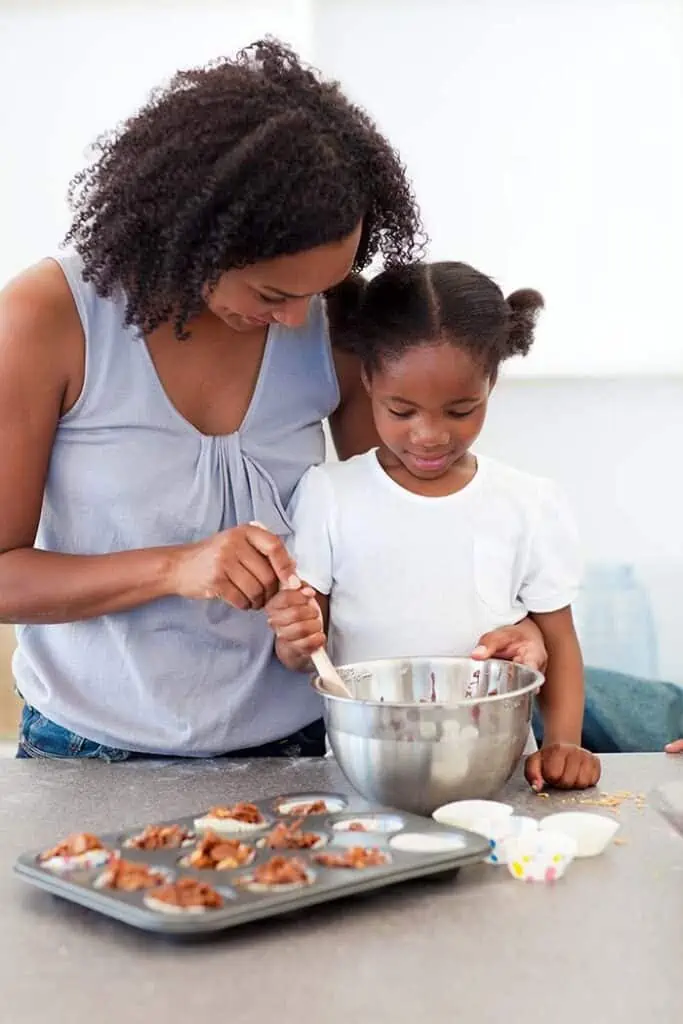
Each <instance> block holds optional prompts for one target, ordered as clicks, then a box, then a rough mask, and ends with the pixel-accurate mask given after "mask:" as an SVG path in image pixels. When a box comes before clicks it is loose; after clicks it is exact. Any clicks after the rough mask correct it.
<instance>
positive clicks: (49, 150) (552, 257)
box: [0, 0, 683, 682]
mask: <svg viewBox="0 0 683 1024" xmlns="http://www.w3.org/2000/svg"><path fill="white" fill-rule="evenodd" d="M266 33H271V34H274V35H279V36H281V37H282V38H284V39H286V40H287V41H289V42H290V43H291V44H292V45H293V46H294V47H295V48H297V49H299V50H300V51H301V52H302V53H303V54H304V55H305V56H307V57H309V58H310V59H312V60H314V61H315V62H316V63H317V64H318V65H319V66H321V67H323V68H324V69H325V71H326V72H328V73H331V74H336V75H338V76H339V77H340V78H341V79H342V81H343V82H344V83H345V85H346V86H347V87H348V88H349V90H350V92H351V93H352V94H353V95H354V96H356V97H357V98H358V99H359V100H360V101H361V102H362V103H363V104H364V105H365V106H366V107H368V108H369V109H370V110H371V112H373V113H374V115H375V116H376V117H377V119H378V120H379V123H380V125H381V126H382V127H383V128H384V129H385V130H386V131H387V132H388V133H389V134H390V135H391V137H392V139H394V140H395V141H396V143H397V144H398V145H399V146H400V148H401V150H402V152H403V155H404V158H405V159H406V161H407V163H408V165H409V169H410V172H411V174H412V176H413V178H414V181H415V186H416V191H417V193H418V196H419V199H420V201H421V203H422V206H423V210H424V213H425V219H426V223H427V226H428V229H429V231H430V233H431V235H432V237H433V247H432V254H433V255H434V256H437V257H447V258H458V259H466V260H469V261H470V262H473V263H475V264H476V265H478V266H480V267H481V268H482V269H484V270H487V271H488V272H489V273H493V274H494V275H495V276H496V277H498V279H499V280H500V281H501V283H502V284H503V286H504V287H506V288H508V289H512V288H514V287H518V286H520V285H532V286H535V287H538V288H540V289H541V290H542V291H544V293H545V295H546V299H547V302H548V310H547V312H546V314H545V315H544V318H543V322H542V325H541V329H540V332H539V342H538V349H537V352H536V353H535V354H534V355H533V356H532V357H531V359H530V360H529V361H527V362H525V363H522V364H520V367H519V368H518V369H517V371H515V370H514V368H513V373H514V372H518V373H519V372H523V373H525V374H531V375H532V376H533V375H534V374H535V375H537V377H538V379H537V380H529V381H524V380H513V379H508V380H507V381H503V382H502V383H501V385H500V387H499V391H498V394H497V395H496V399H495V401H494V403H493V404H492V408H491V418H490V422H489V424H488V426H487V429H486V433H485V435H484V438H483V441H482V445H483V447H484V450H488V451H490V452H491V453H492V454H495V455H498V456H499V457H501V458H505V459H507V460H508V461H510V462H513V463H515V464H517V465H520V466H522V467H527V468H529V469H531V470H533V471H536V472H541V473H546V474H548V475H551V476H553V477H555V478H556V479H558V480H559V481H560V483H562V484H563V486H564V487H565V490H566V491H567V493H568V495H569V498H570V500H571V502H572V504H573V505H574V507H575V509H576V511H577V515H578V517H579V521H580V525H581V528H582V534H583V537H584V542H585V545H586V549H587V554H588V557H589V560H594V561H602V560H608V561H613V562H621V561H626V562H630V563H634V564H635V565H636V567H637V569H638V572H639V574H640V576H641V578H642V579H643V580H645V581H646V583H647V586H648V589H649V590H650V595H651V597H652V600H653V603H654V605H655V611H656V613H657V617H658V623H659V628H660V668H661V671H662V674H663V675H668V676H669V677H670V678H677V679H679V680H680V681H681V682H683V656H682V655H681V653H680V644H679V642H678V633H679V632H680V613H678V612H677V610H676V609H677V608H678V607H680V594H681V590H682V589H683V588H682V587H681V583H682V582H683V543H682V541H681V508H683V493H682V491H681V484H680V482H679V480H680V478H679V477H678V476H677V473H676V465H677V463H679V462H680V454H679V453H680V452H681V451H683V415H682V414H681V410H682V409H683V377H679V378H678V379H677V380H669V381H668V382H667V381H666V380H662V379H657V378H656V377H655V376H652V379H650V380H648V381H646V380H645V377H646V376H647V375H655V374H656V373H657V372H658V371H667V372H671V371H674V372H677V373H681V372H683V339H682V337H681V317H680V312H679V307H680V299H679V295H680V294H681V284H680V278H681V273H682V269H683V258H682V256H681V239H683V128H682V126H683V2H682V0H450V2H448V0H442V2H440V0H422V2H421V3H419V4H418V3H417V2H416V0H251V3H250V5H248V4H247V3H246V2H237V0H196V2H195V3H193V4H191V3H190V2H189V0H175V2H173V0H52V2H50V0H42V2H39V0H0V95H1V96H2V103H0V140H1V142H0V146H1V147H2V148H1V154H0V224H1V225H2V240H3V244H2V246H1V247H0V282H2V281H4V280H5V279H6V278H7V277H9V276H10V275H12V274H13V273H15V272H16V271H18V270H19V269H20V268H21V267H22V266H24V265H26V264H27V263H30V262H31V261H33V260H35V259H38V258H39V257H40V256H42V255H43V254H44V253H46V252H49V251H52V250H53V249H54V248H55V247H56V246H57V244H58V242H59V240H60V238H61V236H62V234H63V232H64V230H65V228H66V226H67V223H68V216H67V210H66V207H65V203H64V194H65V191H66V186H67V183H68V181H69V179H70V177H71V176H72V174H73V173H74V172H75V171H76V170H77V169H78V168H79V167H80V166H81V165H82V164H83V160H84V157H83V153H84V149H85V147H86V146H87V144H88V143H89V142H90V141H91V140H92V139H93V138H94V137H95V136H96V135H97V134H98V133H99V132H100V131H102V130H104V129H106V128H108V127H110V126H112V125H113V124H115V123H116V122H117V121H118V120H120V119H121V118H123V117H125V116H126V115H127V114H129V113H130V112H132V111H133V110H135V109H136V108H137V107H138V106H139V105H140V103H142V102H143V101H144V99H145V98H146V95H147V93H148V92H149V90H150V89H151V88H152V87H153V86H154V85H155V84H157V83H158V82H160V81H163V80H164V79H165V78H167V77H168V76H169V75H170V74H171V73H172V72H173V71H174V70H175V69H176V68H177V67H181V66H189V65H192V64H197V63H203V62H205V61H206V60H208V59H210V58H212V57H215V56H218V55H220V54H221V53H232V52H234V50H235V49H236V48H237V47H239V46H240V45H243V44H245V43H247V42H250V41H252V40H253V39H254V38H257V37H259V36H261V35H263V34H266ZM600 372H602V373H606V374H608V375H619V374H638V375H640V380H637V381H636V380H626V381H621V382H618V381H616V380H594V381H588V380H580V379H574V378H576V377H577V375H578V376H581V375H587V374H597V373H600ZM544 374H550V375H556V377H557V375H560V376H561V375H563V374H564V375H567V379H566V380H559V379H554V380H553V379H544V378H543V375H544Z"/></svg>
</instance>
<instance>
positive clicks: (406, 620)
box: [289, 451, 581, 665]
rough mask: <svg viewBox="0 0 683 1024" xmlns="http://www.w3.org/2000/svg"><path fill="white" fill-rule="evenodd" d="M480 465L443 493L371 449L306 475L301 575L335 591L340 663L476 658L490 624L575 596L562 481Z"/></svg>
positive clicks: (296, 506)
mask: <svg viewBox="0 0 683 1024" xmlns="http://www.w3.org/2000/svg"><path fill="white" fill-rule="evenodd" d="M477 464H478V468H477V473H476V475H475V476H474V478H473V479H472V481H471V482H470V483H469V484H468V485H467V487H465V488H463V490H461V491H458V492H457V493H456V494H451V495H448V496H446V497H443V498H428V497H422V496H420V495H417V494H412V493H411V492H410V491H406V490H405V489H404V488H403V487H401V486H400V485H399V484H397V483H396V482H395V481H394V480H392V479H391V477H389V476H387V474H386V473H385V472H384V470H383V469H382V467H381V466H380V464H379V462H378V461H377V455H376V452H374V451H372V452H368V453H367V454H365V455H359V456H356V457H355V458H352V459H349V460H348V461H346V462H338V463H326V464H324V465H322V466H315V467H313V468H312V469H310V470H309V471H308V472H307V473H306V475H305V476H304V477H303V479H302V481H301V483H300V484H299V486H298V488H297V490H296V492H295V494H294V496H293V498H292V501H291V503H290V508H289V511H290V516H291V518H292V523H293V527H294V539H293V541H292V553H293V555H294V558H295V559H296V563H297V572H298V574H299V575H300V577H301V579H303V580H305V581H306V582H307V583H309V584H310V585H311V586H312V587H315V589H316V590H317V591H319V592H320V593H321V594H329V595H330V627H329V646H330V651H331V656H332V659H333V661H334V662H335V664H337V665H346V664H349V663H350V662H356V661H365V660H368V659H371V658H393V657H419V656H421V655H430V656H436V655H468V654H469V653H470V652H471V651H472V649H473V648H474V647H475V646H476V644H477V641H478V640H479V638H480V636H482V634H483V633H486V632H488V630H490V629H494V628H496V627H497V626H503V625H511V624H512V623H515V622H519V621H520V620H521V619H523V618H524V617H525V616H526V614H527V612H551V611H556V610H558V609H560V608H565V607H566V606H567V605H569V604H571V603H572V601H573V600H574V598H575V596H576V592H577V590H578V587H579V583H580V576H581V558H580V554H579V545H578V540H577V535H576V531H575V529H574V526H573V523H572V520H571V517H570V515H569V514H568V511H567V509H566V508H565V506H564V504H563V502H562V501H561V499H560V497H559V496H558V494H557V492H556V489H555V487H554V485H553V484H552V483H550V482H549V481H547V480H542V479H539V478H537V477H533V476H530V475H528V474H526V473H521V472H519V471H518V470H516V469H512V468H511V467H508V466H504V465H502V464H501V463H499V462H496V461H494V460H493V459H488V458H481V457H478V459H477Z"/></svg>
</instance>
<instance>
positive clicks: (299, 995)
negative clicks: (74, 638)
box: [0, 754, 683, 1024]
mask: <svg viewBox="0 0 683 1024" xmlns="http://www.w3.org/2000/svg"><path fill="white" fill-rule="evenodd" d="M673 779H683V758H681V759H676V758H672V757H669V758H667V757H666V756H665V755H659V754H643V755H640V754H638V755H635V754H632V755H615V756H612V757H606V758H605V759H604V773H603V780H602V783H601V789H602V791H603V792H605V793H615V792H617V791H622V790H628V791H632V792H634V793H646V794H647V793H648V792H649V791H651V790H652V789H653V787H656V786H658V785H660V784H662V783H664V782H667V781H671V780H673ZM323 787H324V788H326V789H337V790H339V789H341V790H342V791H344V790H347V789H348V787H347V786H346V785H345V784H344V782H343V779H342V776H341V775H340V773H339V770H338V769H337V767H336V765H335V764H334V762H331V761H309V762H306V761H301V762H296V761H287V760H283V761H261V762H259V761H252V762H230V761H210V762H196V763H187V762H183V763H179V762H167V763H160V762H148V763H135V762H131V763H128V764H119V765H112V766H108V765H103V764H97V763H90V764H89V763H78V762H55V761H42V762H40V761H18V762H15V761H6V762H0V835H1V836H2V841H1V843H0V856H1V857H2V864H1V866H0V886H1V887H2V889H1V894H2V927H1V930H0V942H1V945H0V1021H2V1024H14V1022H21V1024H38V1022H40V1024H44V1022H45V1021H49V1022H51V1024H62V1022H64V1024H66V1022H67V1021H68V1022H71V1024H81V1022H86V1021H89V1022H97V1024H110V1022H111V1024H114V1022H116V1024H120V1022H123V1021H124V1020H125V1021H127V1022H129V1024H136V1022H138V1021H149V1022H150V1024H151V1022H155V1021H164V1022H168V1024H175V1022H180V1021H183V1022H187V1021H192V1020H195V1021H202V1022H203V1021H208V1020H209V1019H210V1015H211V1019H213V1020H215V1021H222V1020H224V1021H226V1022H229V1024H267V1022H268V1021H270V1020H271V1019H272V1020H278V1019H283V1020H284V1019H286V1020H292V1019H293V1020H305V1021H306V1022H311V1024H313V1022H321V1024H336V1022H337V1021H339V1022H342V1021H343V1022H344V1024H350V1022H353V1024H384V1022H387V1024H389V1022H391V1024H403V1022H406V1024H408V1022H410V1024H416V1022H422V1021H430V1022H431V1021H435V1022H441V1021H444V1022H446V1021H448V1022H449V1024H450V1022H453V1021H459V1022H462V1024H506V1022H508V1021H509V1022H510V1024H518V1022H520V1024H521V1022H524V1024H528V1022H531V1021H534V1020H539V1019H546V1020H550V1019H551V1020H552V1021H553V1022H554V1024H568V1022H570V1021H571V1022H572V1024H575V1022H577V1021H584V1020H585V1021H586V1022H590V1024H612V1022H615V1024H616V1022H618V1024H630V1022H636V1021H637V1022H639V1024H645V1022H649V1021H657V1022H661V1024H669V1022H673V1021H675V1020H679V1019H680V1014H681V1012H682V1011H683V995H682V993H681V983H680V976H681V974H680V972H681V962H682V960H683V892H682V890H683V840H682V839H680V838H679V837H678V836H677V835H676V834H675V833H674V832H673V831H672V830H671V829H670V827H669V826H668V825H667V823H666V822H665V821H664V820H662V819H661V818H660V817H659V816H658V814H657V813H656V812H655V811H654V810H652V809H651V808H649V807H647V806H646V807H645V808H644V809H643V810H639V809H638V808H637V806H636V805H635V803H633V802H628V803H625V804H624V805H623V806H622V810H621V813H620V819H621V821H622V823H623V824H622V829H621V832H620V836H621V837H622V838H623V840H624V845H620V846H613V847H611V848H610V849H609V850H608V852H607V853H606V854H605V855H604V856H603V857H599V858H596V859H594V860H584V861H578V862H575V863H574V864H573V865H572V867H571V868H570V870H569V872H568V873H567V875H566V876H565V878H563V879H562V880H561V881H560V882H558V883H557V884H556V885H555V886H533V885H524V884H522V883H520V882H517V881H515V880H514V879H512V878H511V877H510V876H509V874H508V873H507V870H506V869H504V868H494V867H490V866H486V865H479V866H476V867H470V868H465V869H463V870H462V871H461V872H460V874H459V875H458V876H457V877H456V878H453V877H448V876H444V877H442V878H441V879H437V880H430V881H418V882H414V883H412V884H408V885H405V886H403V887H397V888H395V889H393V890H392V889H388V890H384V891H383V892H381V893H377V894H375V895H373V896H368V897H364V898H356V899H351V900H346V901H339V902H337V903H332V904H328V905H327V906H324V907H318V908H314V909H311V910H309V911H308V912H302V913H301V914H299V915H296V916H293V917H290V918H286V919H282V920H277V919H276V920H274V921H270V922H264V923H261V924H258V925H251V926H248V927H246V928H241V929H240V928H238V929H236V930H235V931H231V932H226V933H225V934H224V935H218V936H215V937H213V938H211V939H210V940H206V941H201V942H197V941H195V942H184V943H183V942H178V941H170V940H168V939H164V938H161V937H159V936H155V935H148V934H146V933H142V932H137V931H135V930H133V929H131V928H128V927H126V926H125V925H121V924H118V923H116V922H112V921H109V920H108V919H107V918H104V917H102V916H100V915H98V914H95V913H90V912H88V911H85V910H82V909H80V908H78V907H75V906H73V905H70V904H68V903H65V902H63V901H59V900H56V899H54V898H53V897H51V896H49V895H47V894H46V893H42V892H40V891H38V890H34V889H32V888H31V887H29V886H28V885H26V884H25V883H23V882H21V881H20V880H19V879H17V878H15V877H13V875H12V873H11V867H12V863H13V861H14V859H15V858H16V856H17V855H18V854H19V853H20V852H22V851H24V850H26V849H31V848H33V847H38V848H40V847H41V846H47V845H49V844H51V843H53V842H54V841H56V840H57V839H59V838H61V837H62V836H63V835H65V834H66V833H68V832H71V831H74V830H89V831H94V832H98V831H100V832H104V831H107V830H114V829H116V828H119V827H122V826H128V825H136V824H140V823H145V822H148V821H156V820H160V819H164V818H171V817H173V816H174V815H176V814H178V815H180V814H189V813H192V812H193V811H196V810H197V809H199V808H202V807H204V806H206V805H208V804H210V803H217V802H225V803H227V802H232V801H235V800H238V799H246V798H249V797H252V796H276V795H277V794H278V793H282V792H288V791H297V790H304V789H315V788H323ZM506 798H507V799H508V800H510V801H511V802H513V803H514V804H515V805H516V807H517V808H519V810H520V811H523V812H527V813H532V814H534V815H535V816H537V817H540V816H542V815H543V814H548V813H550V811H551V809H567V806H566V796H563V795H561V794H558V795H553V796H551V797H550V798H549V799H542V798H539V797H536V796H534V795H533V794H531V793H530V792H529V791H528V790H527V789H526V787H525V785H524V784H523V782H522V781H521V780H515V781H513V782H512V783H510V785H509V786H508V788H507V790H506ZM124 1015H125V1016H124ZM214 1015H215V1016H214Z"/></svg>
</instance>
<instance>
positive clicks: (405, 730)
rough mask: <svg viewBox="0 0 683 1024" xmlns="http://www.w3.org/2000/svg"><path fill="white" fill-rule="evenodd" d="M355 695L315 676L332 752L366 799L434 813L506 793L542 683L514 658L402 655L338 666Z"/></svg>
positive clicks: (537, 676) (537, 674) (351, 782)
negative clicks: (340, 693)
mask: <svg viewBox="0 0 683 1024" xmlns="http://www.w3.org/2000/svg"><path fill="white" fill-rule="evenodd" d="M338 671H339V673H340V675H341V676H342V678H343V679H344V681H345V682H346V684H347V686H348V687H349V689H350V690H351V692H352V694H353V699H352V700H350V699H348V698H344V697H335V696H333V695H332V694H330V693H327V692H326V690H325V684H324V683H323V682H322V681H321V680H320V679H319V678H316V679H315V680H314V681H313V686H314V687H315V689H316V690H317V691H318V693H319V694H320V695H321V696H322V698H323V705H324V716H325V725H326V727H327V733H328V736H329V740H330V745H331V747H332V750H333V752H334V755H335V757H336V759H337V761H338V763H339V766H340V768H341V770H342V771H343V773H344V775H345V776H346V778H347V779H348V781H349V782H350V784H351V785H352V786H353V787H354V789H357V790H358V792H359V793H361V794H362V795H363V796H364V797H366V798H367V799H369V800H374V801H378V802H380V803H382V804H387V805H389V806H391V807H397V808H400V809H401V810H406V811H413V812H415V813H417V814H431V812H432V811H433V810H434V809H435V808H436V807H439V806H440V805H441V804H445V803H449V802H450V801H451V800H461V799H475V798H479V799H485V798H487V797H490V796H493V795H494V794H495V793H497V792H498V790H499V789H500V788H501V786H503V784H504V783H505V782H506V781H507V779H508V778H509V777H510V775H511V774H512V772H513V771H514V770H515V768H516V766H517V765H518V763H519V760H520V758H521V756H522V753H523V751H524V747H525V745H526V742H527V739H528V737H529V726H530V721H531V709H532V699H533V696H534V694H535V693H537V692H538V690H539V688H540V687H541V686H542V684H543V676H542V675H541V674H540V673H539V672H535V671H534V670H533V669H530V668H526V667H524V666H521V665H513V664H511V663H510V662H507V661H485V662H480V661H471V660H470V659H469V658H396V659H388V660H383V661H366V662H359V663H357V664H354V665H345V666H342V667H341V668H339V669H338Z"/></svg>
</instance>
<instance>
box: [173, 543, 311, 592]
mask: <svg viewBox="0 0 683 1024" xmlns="http://www.w3.org/2000/svg"><path fill="white" fill-rule="evenodd" d="M172 550H173V553H174V558H173V561H174V567H173V569H172V586H173V592H174V593H175V594H177V595H178V596H179V597H187V598H191V599H197V600H202V599H204V600H207V599H210V598H220V599H221V600H222V601H225V602H226V603H227V604H231V605H233V607H235V608H240V609H241V610H242V611H246V610H247V609H259V608H263V606H264V605H265V604H266V602H267V601H268V600H269V598H271V597H273V595H274V594H275V593H276V592H277V590H278V587H279V586H280V584H285V585H286V584H287V583H289V582H290V581H291V580H292V577H293V576H294V573H295V568H296V567H295V565H294V562H293V561H292V559H291V557H290V555H289V553H288V551H287V548H286V547H285V545H284V544H283V543H282V541H281V540H280V538H279V537H276V536H275V534H273V533H269V531H268V530H265V529H264V528H263V527H261V526H258V525H256V524H253V523H252V524H249V525H248V526H236V527H234V528H233V529H232V530H224V531H223V532H222V533H217V534H216V535H215V536H213V537H209V538H208V539H207V540H202V541H199V542H198V543H195V544H185V545H182V546H181V547H178V548H175V549H172Z"/></svg>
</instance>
